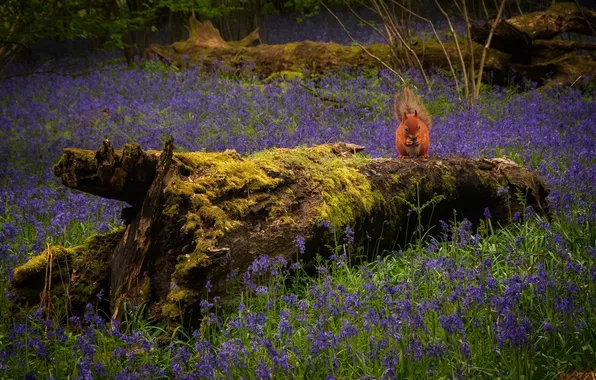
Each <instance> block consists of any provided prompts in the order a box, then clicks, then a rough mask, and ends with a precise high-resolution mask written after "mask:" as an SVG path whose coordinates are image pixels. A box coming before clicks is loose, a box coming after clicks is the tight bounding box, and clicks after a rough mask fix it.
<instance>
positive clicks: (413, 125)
mask: <svg viewBox="0 0 596 380" xmlns="http://www.w3.org/2000/svg"><path fill="white" fill-rule="evenodd" d="M402 123H403V126H404V132H405V134H406V145H408V146H409V145H418V144H420V140H419V139H418V134H419V133H420V131H421V130H422V126H421V123H422V122H421V121H420V119H418V117H417V115H414V116H412V115H410V116H407V117H406V115H405V114H404V118H403V121H402Z"/></svg>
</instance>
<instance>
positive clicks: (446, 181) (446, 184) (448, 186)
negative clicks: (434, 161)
mask: <svg viewBox="0 0 596 380" xmlns="http://www.w3.org/2000/svg"><path fill="white" fill-rule="evenodd" d="M441 179H442V180H443V189H445V190H446V194H445V196H448V197H452V196H453V194H454V192H455V177H454V176H453V174H451V172H450V171H449V169H443V168H442V170H441Z"/></svg>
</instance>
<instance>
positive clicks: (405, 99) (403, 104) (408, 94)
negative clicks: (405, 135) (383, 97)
mask: <svg viewBox="0 0 596 380" xmlns="http://www.w3.org/2000/svg"><path fill="white" fill-rule="evenodd" d="M414 111H417V112H418V118H419V119H420V120H422V121H423V122H424V124H426V126H427V127H428V128H430V125H431V124H432V118H431V117H430V114H429V113H428V111H427V110H426V107H424V105H422V102H421V101H420V98H419V97H418V96H416V95H415V94H414V93H413V92H412V91H411V90H410V89H409V88H408V87H406V88H404V93H403V94H400V93H399V92H398V93H397V94H395V103H393V114H394V115H395V118H396V119H397V121H399V122H400V123H401V119H402V118H403V115H404V112H405V113H407V114H411V113H414Z"/></svg>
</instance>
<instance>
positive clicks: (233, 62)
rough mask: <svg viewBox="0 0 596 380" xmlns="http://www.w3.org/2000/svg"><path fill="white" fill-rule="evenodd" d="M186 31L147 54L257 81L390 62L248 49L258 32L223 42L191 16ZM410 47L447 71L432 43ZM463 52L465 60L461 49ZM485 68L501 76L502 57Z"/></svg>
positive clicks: (351, 52) (370, 50)
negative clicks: (185, 36) (248, 75)
mask: <svg viewBox="0 0 596 380" xmlns="http://www.w3.org/2000/svg"><path fill="white" fill-rule="evenodd" d="M188 29H189V34H190V37H189V38H188V39H187V40H186V41H179V42H175V43H174V44H172V45H169V46H160V45H155V44H153V45H150V46H149V47H148V49H147V55H148V56H149V57H153V58H158V59H161V60H164V61H167V62H171V63H173V64H175V65H177V66H184V65H189V64H197V63H198V64H202V65H204V66H206V67H208V68H210V67H214V66H218V65H223V66H225V67H227V69H231V70H239V71H240V70H251V71H252V72H253V73H255V74H257V75H258V76H260V77H261V78H268V77H270V76H272V75H276V74H277V73H287V72H290V73H300V74H302V73H304V72H307V71H308V72H310V73H322V72H325V71H339V70H341V69H343V68H352V69H354V68H356V67H358V68H360V69H362V70H367V69H371V68H381V67H382V64H381V62H380V61H383V62H385V63H387V64H390V63H391V48H390V47H389V45H386V44H373V45H368V46H365V47H364V49H363V48H362V47H360V46H346V45H341V44H337V43H323V42H313V41H302V42H293V43H287V44H280V45H267V44H259V45H256V46H249V45H250V44H254V43H255V42H258V40H259V38H258V31H254V32H252V33H251V34H250V35H249V36H247V37H246V38H245V39H243V40H242V41H238V42H234V41H232V42H226V41H224V40H223V38H222V37H221V35H220V33H219V31H218V30H217V29H216V28H215V27H213V25H212V24H211V22H209V21H206V22H199V21H197V20H196V19H195V18H194V17H191V18H190V21H189V28H188ZM464 45H465V44H464ZM412 48H413V49H414V51H415V52H416V54H417V55H418V57H419V58H420V61H421V62H422V64H423V66H424V67H425V68H442V69H446V70H448V69H449V64H448V61H447V59H446V58H445V53H444V52H443V49H442V48H441V46H440V45H439V44H438V43H425V42H423V41H419V42H418V43H416V44H414V45H413V46H412ZM365 49H366V50H365ZM445 49H446V51H447V53H448V55H449V56H450V58H451V60H452V62H455V63H456V64H457V62H458V60H457V49H456V46H455V45H454V44H452V43H447V44H445ZM463 49H464V50H463V53H464V55H465V56H466V62H467V61H468V52H467V46H464V47H463ZM474 49H475V56H476V57H480V55H481V51H482V45H481V44H476V43H475V44H474ZM478 61H479V58H478ZM486 67H487V71H488V72H490V73H493V77H495V75H496V77H501V78H505V77H506V75H507V72H508V69H509V67H508V57H507V55H506V54H503V53H501V52H499V51H497V50H492V49H489V51H488V55H487V59H486Z"/></svg>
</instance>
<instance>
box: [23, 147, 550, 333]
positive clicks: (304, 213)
mask: <svg viewBox="0 0 596 380" xmlns="http://www.w3.org/2000/svg"><path fill="white" fill-rule="evenodd" d="M105 146H106V143H104V145H103V146H102V148H100V151H98V152H102V151H105V150H106V148H105ZM138 149H140V148H138V147H135V146H134V144H131V145H128V146H127V147H125V149H124V150H122V151H118V150H114V151H113V159H112V160H111V161H109V160H108V161H106V160H103V161H102V158H101V154H99V153H98V152H91V151H83V150H72V149H67V150H65V153H64V155H63V157H62V160H61V161H60V163H59V164H58V165H57V166H56V169H55V171H56V175H59V176H60V177H61V178H62V181H63V183H64V184H65V185H67V186H71V187H74V188H77V189H82V190H85V191H89V192H91V193H93V194H98V193H103V194H108V195H109V196H110V197H114V198H116V199H123V198H127V199H131V197H132V196H133V194H135V195H138V196H139V198H138V199H132V203H133V204H136V205H138V206H137V207H136V208H135V212H134V213H132V214H131V215H130V218H131V221H130V224H128V226H127V227H126V230H125V231H124V232H120V234H121V235H119V236H121V238H120V240H119V241H117V242H113V243H111V245H108V246H107V247H106V246H104V247H103V249H108V250H111V252H112V256H111V260H110V261H109V262H108V263H103V265H104V266H108V267H110V268H111V270H110V274H109V281H108V283H109V284H110V285H109V289H108V293H109V294H110V298H111V305H112V306H111V311H112V312H113V313H114V314H115V316H116V317H117V316H118V313H119V311H120V305H121V304H122V301H127V302H130V303H132V304H137V305H138V304H139V303H142V302H147V303H148V305H149V310H150V313H151V315H152V316H153V317H156V318H161V317H165V318H169V319H172V320H178V319H181V318H185V317H186V318H188V320H187V322H188V323H190V324H193V325H194V324H197V323H199V320H198V319H197V318H198V316H199V315H200V312H199V302H200V301H201V299H202V298H204V297H206V292H205V286H206V283H207V281H210V283H211V284H212V286H213V290H212V291H211V293H210V294H209V297H213V296H222V297H223V298H224V299H226V298H227V299H229V297H234V295H233V294H231V293H227V292H226V291H227V290H229V287H227V286H226V285H227V282H226V281H227V280H226V278H227V276H228V275H229V274H230V272H231V271H232V270H237V271H239V272H240V273H242V271H244V270H245V269H246V268H247V267H248V265H249V264H250V263H251V262H253V261H254V260H255V259H256V258H258V257H259V256H261V255H268V256H281V257H283V258H284V259H285V260H287V261H288V262H290V263H291V262H294V261H296V258H297V257H298V256H299V255H298V253H299V252H298V248H297V246H296V238H297V236H302V237H303V238H304V243H305V244H304V252H302V254H301V255H300V256H299V257H300V259H301V260H303V262H304V265H305V266H306V267H308V266H309V265H312V264H313V262H314V257H315V255H316V254H317V253H320V254H322V255H323V256H329V255H330V254H331V252H330V251H329V250H328V248H327V247H326V244H327V243H328V242H329V241H331V239H332V236H333V235H332V233H331V230H330V228H329V227H327V226H326V224H325V223H321V222H324V221H328V222H330V224H331V226H333V227H334V228H335V231H343V229H344V228H346V227H350V228H351V229H353V230H354V232H355V236H354V237H355V241H356V243H358V242H359V241H365V239H372V241H375V242H376V241H377V239H381V240H379V250H378V253H382V252H389V251H391V250H392V249H394V248H395V246H396V244H403V243H405V242H407V241H408V240H409V238H410V237H411V233H412V230H413V228H410V229H409V230H408V228H407V227H406V226H408V225H409V226H415V225H416V224H417V222H418V219H417V218H418V216H417V214H416V211H414V212H413V213H411V209H412V208H414V209H415V210H416V209H417V207H419V206H420V205H423V204H426V203H428V202H430V203H431V204H435V206H434V207H427V208H425V209H423V210H422V211H421V214H420V217H421V221H422V223H423V225H425V226H430V227H431V233H432V232H437V231H436V228H434V227H432V226H434V225H436V224H437V223H438V221H439V220H445V221H447V220H452V219H453V215H454V214H453V210H457V217H458V218H459V219H460V220H461V219H463V218H464V217H466V218H468V219H469V220H471V221H472V222H473V223H477V222H478V221H479V220H480V219H481V218H483V213H484V210H485V208H486V207H488V208H489V210H490V211H491V213H492V215H493V223H498V222H503V223H506V222H507V221H509V220H510V217H511V215H512V214H513V213H515V212H522V213H523V211H524V208H525V207H526V206H532V207H533V208H534V210H535V211H536V212H539V213H540V212H546V211H547V209H546V202H545V198H546V196H547V195H548V191H547V189H546V188H545V186H544V184H543V182H542V181H541V180H540V179H539V178H538V177H537V176H536V175H535V174H533V173H532V172H531V171H529V170H527V169H525V168H522V167H520V166H518V165H516V164H515V163H514V162H512V161H509V160H505V159H483V158H476V159H467V158H459V157H449V158H443V157H430V158H426V159H424V158H421V159H369V158H366V157H364V156H362V155H360V154H354V152H357V151H359V150H361V149H362V147H359V146H356V145H351V144H343V143H340V144H334V145H329V144H328V145H320V146H314V147H312V148H296V149H282V148H278V149H271V150H267V151H263V152H258V153H255V154H252V155H250V156H247V157H242V156H240V155H238V154H237V153H236V152H235V151H226V152H219V153H205V152H192V153H184V152H177V153H173V146H172V144H171V142H168V143H167V144H166V148H165V150H164V152H162V153H153V152H144V153H145V155H144V156H143V155H141V156H139V157H155V158H156V160H153V158H150V159H149V161H150V162H155V163H156V164H155V165H156V166H155V168H154V176H153V177H152V178H148V177H145V176H140V177H139V176H137V174H138V173H136V171H137V170H139V169H140V170H141V172H142V173H145V172H146V170H147V167H148V166H150V165H148V164H147V166H143V165H137V164H135V165H129V166H126V167H124V166H123V163H124V162H126V157H125V155H126V152H128V151H130V152H133V151H134V152H136V151H138ZM107 150H108V151H109V149H107ZM89 157H99V158H95V159H93V160H90V159H89ZM109 162H111V167H106V165H107V166H110V164H109ZM135 162H137V163H138V161H135ZM84 163H86V167H85V164H84ZM100 163H101V165H100ZM94 170H95V171H96V173H95V176H97V177H102V178H106V179H107V182H105V181H104V182H101V181H99V180H93V181H91V182H89V180H90V179H92V178H95V177H94V175H93V174H92V172H93V171H94ZM100 171H103V172H104V174H100V173H99V172H100ZM120 171H125V172H126V175H125V176H124V178H139V179H140V180H139V181H138V182H136V183H137V184H139V185H140V186H141V187H143V188H146V189H147V190H146V191H145V193H144V194H141V193H140V192H136V193H133V192H129V191H127V190H126V187H125V186H120V185H118V186H113V187H109V186H106V183H112V181H110V180H109V176H107V175H106V174H105V173H116V172H120ZM77 175H80V176H81V178H79V177H77ZM121 176H122V174H119V175H118V178H120V177H121ZM116 182H117V181H116ZM90 183H96V184H97V186H98V188H99V189H100V190H97V189H92V188H91V187H90ZM125 183H126V181H125ZM83 185H84V186H83ZM499 187H503V188H505V189H507V190H508V194H509V196H508V197H504V196H502V195H501V196H500V195H498V191H497V189H498V188H499ZM106 189H108V190H106ZM124 194H126V195H124ZM515 194H518V195H520V196H521V197H518V196H515ZM520 200H523V201H522V202H520ZM410 214H412V215H410ZM431 215H432V216H431ZM113 240H114V239H112V240H111V241H113ZM42 256H43V255H42ZM46 257H47V254H46ZM34 260H36V259H33V260H32V261H31V262H33V261H34ZM31 262H30V263H27V264H25V265H23V266H22V267H20V268H17V270H16V271H15V281H14V283H13V284H12V287H13V288H14V289H15V290H17V292H19V291H20V293H21V294H23V295H28V296H30V295H31V294H35V292H32V291H31V289H30V285H31V284H32V282H31V276H37V277H39V276H43V271H41V272H40V271H36V268H37V269H39V266H34V265H32V264H31ZM78 263H79V265H83V266H85V265H91V264H86V263H85V262H83V261H79V262H78ZM70 269H71V270H74V271H79V272H81V273H83V272H85V271H83V270H81V268H72V267H71V268H70ZM97 281H98V282H99V280H97ZM102 283H106V281H105V279H104V281H102ZM25 289H28V290H27V291H25ZM33 301H34V300H32V302H33Z"/></svg>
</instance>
